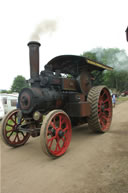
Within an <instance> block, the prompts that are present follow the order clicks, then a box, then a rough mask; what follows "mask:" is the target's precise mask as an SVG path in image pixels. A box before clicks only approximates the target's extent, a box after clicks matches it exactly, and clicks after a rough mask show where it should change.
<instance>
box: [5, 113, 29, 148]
mask: <svg viewBox="0 0 128 193" xmlns="http://www.w3.org/2000/svg"><path fill="white" fill-rule="evenodd" d="M18 112H19V110H18V109H15V110H12V111H10V112H9V113H8V114H7V115H5V117H4V118H3V120H2V123H1V137H2V140H3V142H4V143H5V144H7V145H9V146H11V147H19V146H21V145H24V144H25V143H26V142H27V141H28V139H29V137H30V134H29V133H27V132H24V131H19V130H18V127H19V126H20V125H21V124H24V122H25V121H24V119H23V118H22V119H21V120H18V118H17V113H18Z"/></svg>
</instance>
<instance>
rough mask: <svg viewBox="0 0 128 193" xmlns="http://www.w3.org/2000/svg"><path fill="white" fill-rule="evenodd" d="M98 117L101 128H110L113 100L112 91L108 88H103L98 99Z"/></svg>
mask: <svg viewBox="0 0 128 193" xmlns="http://www.w3.org/2000/svg"><path fill="white" fill-rule="evenodd" d="M98 119H99V124H100V126H101V130H102V131H106V130H108V128H109V126H110V124H111V119H112V102H111V96H110V93H109V92H108V90H107V89H106V88H103V89H102V90H101V92H100V96H99V101H98Z"/></svg>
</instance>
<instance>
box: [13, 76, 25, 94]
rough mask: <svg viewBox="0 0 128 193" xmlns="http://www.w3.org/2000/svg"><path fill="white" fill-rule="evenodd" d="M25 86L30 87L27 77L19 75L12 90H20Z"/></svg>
mask: <svg viewBox="0 0 128 193" xmlns="http://www.w3.org/2000/svg"><path fill="white" fill-rule="evenodd" d="M24 87H28V83H27V82H26V79H25V78H24V77H23V76H21V75H18V76H17V77H16V78H14V81H13V84H12V87H11V91H12V92H20V91H21V89H22V88H24Z"/></svg>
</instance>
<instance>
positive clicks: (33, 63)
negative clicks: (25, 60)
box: [28, 41, 40, 79]
mask: <svg viewBox="0 0 128 193" xmlns="http://www.w3.org/2000/svg"><path fill="white" fill-rule="evenodd" d="M28 46H29V59H30V77H31V78H32V79H34V78H36V77H38V76H39V47H40V43H39V42H34V41H32V42H29V43H28Z"/></svg>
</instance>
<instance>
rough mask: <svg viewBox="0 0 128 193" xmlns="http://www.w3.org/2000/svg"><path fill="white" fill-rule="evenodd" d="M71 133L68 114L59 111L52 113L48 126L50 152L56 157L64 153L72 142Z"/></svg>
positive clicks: (47, 145) (47, 144) (47, 135)
mask: <svg viewBox="0 0 128 193" xmlns="http://www.w3.org/2000/svg"><path fill="white" fill-rule="evenodd" d="M53 131H54V132H53ZM71 134H72V130H71V122H70V120H69V118H68V117H67V116H66V114H63V113H62V112H61V113H60V112H57V113H55V114H54V115H52V117H51V118H50V120H49V121H48V124H47V127H46V140H45V142H46V147H47V150H48V152H49V153H50V154H51V155H52V156H55V157H58V156H61V155H63V154H64V153H65V152H66V150H67V148H68V146H69V144H70V141H71Z"/></svg>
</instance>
